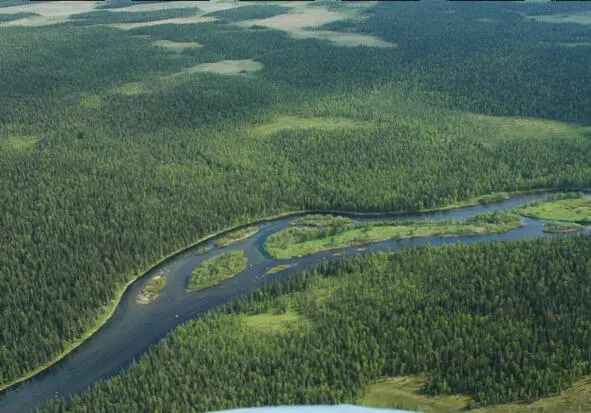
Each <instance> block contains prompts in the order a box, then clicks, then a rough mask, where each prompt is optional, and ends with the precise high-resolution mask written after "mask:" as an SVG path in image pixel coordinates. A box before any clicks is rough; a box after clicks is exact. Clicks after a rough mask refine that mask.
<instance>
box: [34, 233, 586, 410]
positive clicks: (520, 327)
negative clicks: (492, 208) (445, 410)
mask: <svg viewBox="0 0 591 413" xmlns="http://www.w3.org/2000/svg"><path fill="white" fill-rule="evenodd" d="M590 257H591V237H589V236H585V237H576V238H575V237H573V238H570V237H567V238H559V239H553V240H547V239H546V240H534V241H520V242H505V243H498V242H497V243H493V244H470V245H462V244H459V245H452V246H445V247H439V248H434V247H425V248H419V249H411V250H406V251H401V252H397V253H393V254H379V255H366V256H362V257H358V258H355V259H347V260H340V261H336V262H334V263H331V264H323V265H321V266H319V267H318V268H317V269H315V270H313V271H303V272H300V273H298V274H297V275H295V276H293V277H291V278H288V279H287V280H285V281H284V280H280V281H277V282H275V283H271V284H268V285H267V287H265V288H264V289H263V290H261V291H258V292H255V293H253V294H251V295H250V296H247V297H245V298H243V299H241V300H238V301H236V302H233V303H231V304H229V305H226V306H225V307H224V308H222V309H220V310H219V311H217V312H214V313H212V314H209V315H206V316H204V317H202V318H201V319H198V320H194V321H191V322H189V323H187V324H185V325H183V326H181V327H179V328H177V329H176V330H175V331H174V332H173V333H172V334H171V335H170V336H169V337H167V338H166V339H165V340H163V341H162V342H161V343H160V344H159V345H158V346H157V347H155V348H153V350H151V351H150V352H149V353H148V354H147V355H146V356H145V357H144V358H142V359H141V360H140V361H139V363H137V364H136V365H134V366H132V367H130V368H129V369H128V370H127V371H126V372H125V373H123V374H122V375H120V376H118V377H116V378H114V379H111V380H108V381H105V382H101V383H99V384H98V385H97V386H96V387H95V388H94V389H93V390H92V391H90V392H88V393H85V394H83V395H82V396H76V397H75V398H74V399H73V401H72V403H71V404H66V403H65V402H64V401H55V402H53V403H52V405H51V408H49V409H47V410H45V411H48V412H62V411H68V412H85V411H88V410H87V409H88V406H92V411H93V412H109V411H112V409H114V408H116V409H117V411H121V412H139V411H151V412H155V411H179V412H180V411H187V412H188V411H191V412H202V411H210V410H217V409H223V408H231V407H237V406H260V405H281V404H312V403H317V404H319V403H343V402H348V403H354V402H356V400H358V398H359V397H360V396H361V395H362V394H363V390H364V388H365V386H366V385H368V384H371V383H373V382H374V381H375V380H376V379H378V378H380V377H383V376H393V375H416V374H420V375H424V376H425V377H426V378H427V381H426V384H425V386H424V389H423V391H424V392H426V393H428V394H447V393H461V394H465V395H469V396H471V397H472V400H471V402H470V403H469V407H472V408H473V407H477V406H479V405H480V406H482V405H487V404H491V403H501V402H507V401H514V400H522V401H531V400H535V399H537V398H539V397H542V396H545V395H548V394H551V393H554V392H558V391H560V390H561V389H565V388H567V387H568V386H569V385H570V384H571V383H572V382H573V381H574V380H576V379H577V378H579V377H580V376H582V375H584V374H588V373H589V372H590V365H589V357H590V354H591V353H590V352H591V347H590V345H589V343H591V337H590V334H591V312H590V310H589V306H588V296H589V294H590V293H591V283H590V280H591V259H590ZM292 312H296V313H297V314H298V317H297V318H296V319H295V320H294V319H292V321H291V322H290V323H289V324H286V325H285V326H284V327H283V328H281V329H272V328H271V327H272V324H273V323H272V322H268V323H267V325H266V326H265V327H263V328H262V329H261V328H260V327H256V325H255V324H253V323H252V322H251V321H252V320H253V319H256V318H257V317H260V316H266V317H267V319H268V320H272V319H273V317H278V318H279V319H280V318H281V317H282V316H281V314H286V313H292ZM273 314H275V315H273Z"/></svg>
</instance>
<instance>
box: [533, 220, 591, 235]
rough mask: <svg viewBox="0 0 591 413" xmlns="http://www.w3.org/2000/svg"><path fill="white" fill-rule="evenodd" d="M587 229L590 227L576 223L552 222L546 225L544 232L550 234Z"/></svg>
mask: <svg viewBox="0 0 591 413" xmlns="http://www.w3.org/2000/svg"><path fill="white" fill-rule="evenodd" d="M587 228H589V227H586V226H584V225H581V224H577V223H576V222H562V221H551V222H546V223H545V224H544V232H549V233H560V232H574V231H582V230H584V229H587Z"/></svg>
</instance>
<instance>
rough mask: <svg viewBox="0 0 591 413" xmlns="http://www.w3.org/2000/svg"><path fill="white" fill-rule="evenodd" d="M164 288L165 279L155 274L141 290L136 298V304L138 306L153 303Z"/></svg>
mask: <svg viewBox="0 0 591 413" xmlns="http://www.w3.org/2000/svg"><path fill="white" fill-rule="evenodd" d="M164 287H166V277H164V276H163V275H162V274H157V275H155V276H154V277H152V279H151V280H150V281H148V283H147V284H146V285H145V287H144V288H143V289H142V291H141V292H140V293H139V294H138V296H137V299H136V301H137V303H138V304H149V303H151V302H152V301H154V300H155V299H156V298H158V296H159V295H160V293H161V292H162V290H164Z"/></svg>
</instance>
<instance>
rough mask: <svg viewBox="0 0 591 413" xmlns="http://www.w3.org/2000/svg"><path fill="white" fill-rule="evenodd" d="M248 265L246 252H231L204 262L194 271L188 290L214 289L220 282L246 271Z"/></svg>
mask: <svg viewBox="0 0 591 413" xmlns="http://www.w3.org/2000/svg"><path fill="white" fill-rule="evenodd" d="M246 264H248V259H247V258H246V255H245V254H244V251H230V252H225V253H223V254H218V255H216V256H215V257H213V258H210V259H208V260H205V261H203V263H202V264H201V266H199V267H198V268H196V269H195V270H194V271H193V273H192V274H191V278H190V279H189V284H188V286H187V290H188V291H199V290H203V289H205V288H208V287H213V286H214V285H216V284H218V283H219V282H221V281H223V280H225V279H228V278H231V277H233V276H235V275H236V274H238V273H239V272H241V271H244V269H245V268H246Z"/></svg>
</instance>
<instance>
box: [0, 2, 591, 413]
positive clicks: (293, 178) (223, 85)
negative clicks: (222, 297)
mask: <svg viewBox="0 0 591 413" xmlns="http://www.w3.org/2000/svg"><path fill="white" fill-rule="evenodd" d="M3 4H4V3H3ZM550 6H551V5H550V4H542V5H537V4H535V5H534V4H531V5H530V4H519V5H517V4H515V5H514V4H502V5H499V4H494V5H493V4H474V3H471V4H470V5H468V4H458V3H450V2H428V1H422V2H419V3H403V2H401V3H394V2H392V3H385V2H384V3H379V4H378V5H376V6H375V7H374V8H372V9H369V10H367V11H365V12H364V14H365V15H366V17H367V19H365V20H360V21H354V20H345V21H342V22H336V23H332V24H330V25H327V26H326V27H324V28H323V29H327V30H328V29H335V30H336V29H338V30H343V31H360V32H362V33H367V34H375V35H378V36H381V37H382V38H383V39H385V40H388V41H391V42H394V43H396V44H397V45H398V48H372V47H367V46H360V47H340V46H335V45H333V44H330V43H329V42H327V41H325V40H317V39H294V38H291V37H290V36H289V35H288V34H287V33H285V32H282V31H278V30H269V29H261V28H254V29H248V28H242V27H238V26H236V25H232V24H229V23H223V22H221V23H220V22H212V23H200V24H190V25H161V26H152V27H141V28H136V29H133V30H130V31H124V30H118V29H114V28H109V27H105V26H100V25H96V26H88V27H86V26H85V27H81V26H78V24H80V23H79V22H78V21H77V20H76V19H74V20H73V21H70V22H66V23H63V24H58V25H50V26H44V27H16V26H15V27H0V42H1V44H2V48H1V49H0V90H2V93H1V94H0V147H1V150H0V171H1V177H2V178H1V179H0V194H1V196H0V211H1V213H0V246H1V247H0V310H1V311H0V384H2V383H8V382H10V381H11V380H13V379H15V378H18V377H20V376H22V375H24V374H26V373H27V372H29V371H31V370H33V369H34V368H36V367H38V366H39V365H41V364H42V363H45V362H47V361H48V360H51V359H52V358H54V357H55V356H56V355H57V354H59V353H60V352H61V351H63V350H64V348H65V347H66V346H67V345H68V344H69V343H71V342H72V341H73V340H75V339H76V338H78V337H80V336H81V335H82V334H83V333H84V332H85V331H87V330H88V329H89V326H91V325H93V323H95V322H96V320H97V319H98V318H99V315H100V314H101V313H102V311H103V310H104V308H105V306H107V305H109V304H110V302H111V300H112V298H113V297H114V296H115V295H116V292H117V291H118V289H119V288H121V286H122V285H124V284H125V283H126V282H127V281H129V280H130V279H132V278H133V277H135V276H137V275H138V274H141V273H142V271H144V270H145V269H146V268H147V267H148V266H149V264H151V263H153V262H155V261H157V260H158V259H160V258H161V257H163V256H165V255H166V254H168V253H170V252H171V251H174V250H176V249H178V248H180V247H183V246H185V245H187V244H189V243H191V242H192V241H194V240H196V239H198V238H200V237H202V236H204V235H206V234H209V233H212V232H214V231H217V230H220V229H221V228H225V227H227V226H229V225H233V224H238V223H245V222H248V221H250V220H252V219H255V218H260V217H264V216H268V215H271V214H275V213H279V212H285V211H289V210H301V209H339V210H355V211H417V210H421V209H426V208H435V207H440V206H444V205H448V204H453V203H456V202H458V201H462V200H467V199H470V198H472V197H476V196H479V195H483V194H488V193H491V192H498V191H508V192H510V191H521V190H529V189H535V188H564V187H579V188H581V187H589V186H591V140H590V134H589V129H588V127H589V126H591V113H590V111H591V77H589V76H588V69H589V67H591V54H590V53H589V51H588V48H586V47H564V46H563V45H562V44H569V43H572V42H585V41H586V42H589V41H591V40H590V39H591V37H590V35H591V29H590V28H589V26H588V25H578V24H572V23H569V24H552V23H540V22H536V21H534V20H530V19H526V18H524V17H523V16H521V15H520V14H518V13H517V11H519V12H520V13H526V14H527V13H529V14H535V13H536V12H537V13H542V14H544V13H553V11H550ZM552 6H553V7H555V8H554V9H552V10H555V11H556V10H561V11H564V10H566V9H568V7H571V8H578V9H581V8H585V7H586V8H587V9H591V6H588V5H583V4H578V5H564V4H561V5H559V4H553V5H552ZM333 7H337V6H333ZM338 7H346V5H344V4H341V5H340V6H338ZM276 11H277V10H276ZM276 11H275V12H276ZM158 13H159V14H158V17H160V18H164V16H166V14H163V13H162V12H161V11H159V12H158ZM171 13H172V11H171ZM174 13H178V12H174ZM174 13H173V14H174ZM175 16H177V15H176V14H175ZM226 18H228V16H226ZM101 19H102V18H101ZM148 19H150V17H149V16H146V20H148ZM478 19H480V20H478ZM482 19H485V21H484V22H483V21H481V20H482ZM107 20H108V19H107ZM114 20H116V18H114ZM488 21H493V22H492V23H491V22H488ZM138 35H141V36H138ZM146 36H148V37H146ZM157 40H169V41H175V42H197V43H199V44H200V45H201V47H198V48H197V47H196V48H187V49H184V50H169V49H166V48H163V47H154V45H153V42H154V41H157ZM224 59H254V60H256V61H258V62H261V63H263V64H264V68H263V69H262V70H261V71H260V72H256V73H252V74H248V75H237V76H220V75H217V74H212V73H189V74H179V73H180V72H182V71H183V70H184V69H188V68H191V67H194V66H195V65H198V64H201V63H207V62H215V61H219V60H224ZM474 114H480V115H494V116H476V115H474ZM285 116H289V117H292V118H300V119H303V120H304V121H305V120H306V119H309V118H316V119H320V120H321V122H320V123H321V124H323V125H324V127H320V126H317V127H314V128H305V127H292V128H290V127H285V128H279V129H278V130H273V131H272V132H270V133H268V134H266V135H264V136H263V134H262V133H259V132H257V131H262V130H269V128H270V127H269V125H272V124H274V123H276V122H277V119H282V117H285ZM501 116H528V117H536V118H544V119H534V120H528V121H527V122H526V123H525V124H519V125H517V126H519V127H514V126H515V125H514V124H515V122H514V121H513V120H507V119H506V118H502V117H501ZM335 119H347V120H348V122H349V123H348V124H349V125H351V126H349V127H346V128H339V127H336V128H332V129H329V128H328V126H329V125H331V122H333V123H336V122H335ZM563 122H570V123H569V124H566V123H563ZM582 245H583V244H582ZM585 245H586V244H585ZM498 248H501V247H498ZM503 248H504V247H503ZM524 248H525V247H524ZM540 248H541V247H540ZM544 248H546V247H544ZM548 248H550V247H548ZM581 248H582V247H581ZM446 253H447V252H446ZM441 254H443V253H441ZM481 270H482V271H484V270H485V269H481ZM479 271H480V270H479ZM565 271H566V270H565ZM554 292H555V291H550V292H549V294H550V293H554ZM393 293H394V292H393ZM377 299H379V297H376V300H377ZM352 303H353V302H352ZM212 317H213V318H206V320H205V321H203V322H202V323H203V324H197V325H199V326H202V327H199V328H204V329H207V328H209V327H207V325H214V326H217V324H216V323H218V322H222V321H223V320H222V321H218V318H219V317H222V319H224V317H225V316H215V317H214V316H212ZM224 322H225V321H224ZM208 323H210V324H208ZM211 323H213V324H211ZM188 328H189V327H187V329H188ZM191 328H192V327H191ZM515 328H517V329H520V328H525V327H523V326H521V325H519V326H516V327H515ZM564 328H567V327H564ZM568 328H570V327H568ZM230 330H231V329H230ZM182 331H186V330H183V329H181V330H179V333H178V334H182V333H181V332H182ZM416 331H417V332H418V331H422V330H420V329H417V330H416ZM498 333H499V334H501V333H502V331H499V332H498ZM560 334H562V333H560ZM175 337H176V336H175ZM171 340H173V339H171ZM175 340H176V339H175ZM573 340H574V338H573ZM499 342H504V341H499ZM571 344H572V343H570V342H569V343H568V345H567V348H568V349H571V348H572V349H574V348H575V347H572V346H575V345H574V344H572V346H571ZM168 345H169V344H165V345H163V347H162V348H166V347H165V346H168ZM192 345H195V346H197V345H200V344H198V343H196V344H192ZM522 345H524V346H525V344H522ZM565 345H566V344H565ZM208 346H214V344H208ZM208 348H212V347H208ZM469 348H471V347H469ZM576 348H578V347H576ZM159 351H162V350H161V349H160V350H155V352H154V353H152V355H150V357H158V354H159V353H158V352H159ZM346 351H349V350H346ZM532 351H534V350H532ZM536 351H537V350H536ZM569 351H570V350H569ZM572 351H575V350H572ZM581 351H583V350H581ZM585 351H586V350H585ZM214 353H215V352H214ZM342 354H346V353H342ZM427 354H429V353H428V352H425V356H427ZM457 354H460V353H457ZM461 354H463V353H461ZM532 354H537V353H532ZM564 354H571V353H564ZM573 354H574V353H573ZM583 354H585V353H583ZM209 355H210V356H211V357H217V356H218V355H216V354H213V353H211V354H209ZM335 357H336V356H335ZM339 357H341V355H339ZM342 357H343V358H342V360H346V357H345V356H344V355H343V356H342ZM532 357H534V356H532ZM565 357H566V356H565ZM569 357H570V356H569ZM573 357H574V356H573ZM534 358H535V357H534ZM405 360H406V361H405V363H406V364H405V365H408V366H412V368H411V370H412V369H414V370H413V371H418V369H419V368H421V369H423V370H421V371H432V372H436V371H437V370H436V369H437V366H441V365H442V364H437V363H444V362H449V360H448V361H439V362H436V361H435V360H431V359H430V360H429V361H428V363H427V361H425V362H424V363H427V364H421V363H423V362H422V361H421V362H418V361H416V360H415V359H413V358H412V357H411V356H410V355H409V356H408V358H406V359H405ZM572 360H578V359H576V358H573V359H572ZM563 362H564V360H555V361H552V363H556V364H552V366H550V367H548V368H554V367H555V365H564V363H565V362H564V363H563ZM339 363H341V362H339ZM417 363H418V364H417ZM429 363H430V364H429ZM475 363H476V362H475ZM532 363H533V362H532ZM561 363H562V364H561ZM573 363H574V362H573ZM171 365H172V364H171ZM340 365H341V364H335V366H340ZM364 366H365V365H364ZM381 366H383V365H382V364H379V363H378V364H376V365H375V366H374V367H371V369H370V370H368V371H370V372H371V374H370V373H368V374H370V375H371V377H372V378H373V377H375V376H376V374H378V373H380V374H381V372H384V371H385V370H383V369H382V370H380V369H381V368H382V367H381ZM396 366H398V367H396V368H399V365H398V364H396ZM535 366H536V367H535V368H534V369H533V370H532V371H535V372H538V371H540V370H538V368H539V369H542V367H539V366H538V365H535ZM335 368H336V367H335ZM364 368H365V367H364ZM409 368H410V367H409ZM392 369H394V367H392ZM584 370H585V367H584V366H579V365H575V364H573V365H571V366H570V367H568V369H565V370H564V371H565V372H564V373H561V374H558V375H556V382H554V381H548V384H547V386H548V387H547V388H545V387H543V386H542V385H540V386H538V385H537V384H536V386H537V387H536V386H534V387H532V388H533V389H536V390H535V393H527V392H525V390H524V392H523V393H518V394H517V395H515V394H511V395H510V394H508V393H507V389H505V388H500V389H497V388H495V387H494V386H492V387H487V388H484V389H477V387H476V385H475V384H474V383H475V382H476V378H475V377H476V376H470V377H472V378H471V379H470V380H472V381H471V382H470V383H468V382H467V381H468V379H466V382H464V383H460V382H458V380H456V379H455V378H454V377H455V376H453V377H452V376H449V377H448V376H445V377H444V376H442V375H439V376H437V375H435V376H434V378H433V380H431V381H430V384H429V389H431V390H432V391H444V390H445V391H447V390H453V391H465V392H468V393H469V394H473V395H474V396H475V397H476V399H477V400H480V401H483V402H487V403H488V402H495V401H499V400H513V399H518V398H524V399H531V398H533V397H536V395H541V394H545V393H546V392H549V391H552V390H554V389H557V388H559V387H560V386H562V385H564V384H565V383H568V382H570V380H571V378H572V377H574V376H576V375H577V374H579V373H580V372H582V371H584ZM389 371H390V370H389ZM391 371H394V370H391ZM450 371H452V372H453V374H456V373H457V372H456V371H455V370H450ZM484 371H487V372H488V370H486V369H485V368H484V367H482V369H480V370H478V369H477V370H475V373H474V374H484V373H482V372H484ZM549 371H550V370H549ZM551 371H555V370H551ZM130 374H131V373H130ZM133 374H135V373H133ZM326 374H336V373H334V372H329V371H328V370H327V373H326ZM457 374H459V373H457ZM499 374H500V373H499ZM515 374H517V373H515ZM523 374H524V375H523V377H520V376H519V375H516V376H515V377H516V379H515V380H520V381H519V383H521V384H520V385H521V386H522V387H523V386H526V383H530V381H528V380H531V383H539V380H540V379H539V378H538V377H537V376H535V377H534V376H530V375H528V374H529V373H527V374H526V373H525V372H524V373H523ZM532 374H534V373H532ZM535 374H537V373H535ZM540 374H542V373H540ZM544 374H546V373H544ZM548 374H550V373H548ZM552 374H554V373H552ZM334 377H336V376H334ZM553 377H554V376H553ZM349 379H350V380H351V382H349V381H345V382H344V383H345V384H344V385H346V386H349V387H344V388H342V389H339V390H338V391H337V390H335V391H332V390H331V392H330V394H331V395H333V396H334V400H350V398H351V397H353V396H352V395H353V394H355V392H356V391H357V388H358V383H357V381H358V380H359V379H358V378H355V377H352V378H349ZM349 379H347V380H349ZM113 383H116V382H113ZM154 383H156V381H155V382H154ZM352 383H357V384H352ZM111 385H113V384H104V385H103V387H102V388H104V386H111ZM158 386H161V387H162V388H163V389H164V388H167V387H166V386H163V385H162V384H161V383H158V384H157V387H158ZM351 386H352V387H351ZM523 388H525V387H523ZM178 389H184V387H177V390H178ZM100 391H101V392H102V391H103V390H100ZM125 391H127V390H125ZM129 391H131V390H129ZM134 391H135V390H134ZM245 391H246V390H245ZM294 391H295V390H294ZM316 391H318V392H322V388H317V390H316ZM533 391H534V390H532V392H533ZM183 392H184V390H183ZM479 392H483V395H481V396H479ZM184 393H185V394H188V393H189V392H184ZM96 394H98V393H96ZM271 394H273V393H271ZM289 394H290V396H289V397H292V399H290V400H304V399H306V398H307V397H308V396H307V395H306V394H307V393H301V394H300V393H298V396H297V397H296V396H293V394H294V393H289ZM333 396H331V397H333ZM89 397H90V396H89ZM92 397H95V396H92ZM122 397H123V396H122ZM134 397H135V396H131V395H130V396H129V398H130V400H132V399H133V400H135V399H134ZM167 397H168V396H167ZM211 397H214V396H211ZM216 397H219V396H216ZM257 397H258V396H257ZM318 397H320V396H318ZM308 399H309V400H319V399H314V398H313V397H312V396H310V397H309V398H308ZM161 400H162V401H165V400H168V399H167V398H166V397H164V398H162V399H161ZM200 400H203V399H200ZM228 400H234V399H233V398H229V399H228ZM244 400H246V399H244ZM146 402H150V403H152V401H149V400H146ZM101 403H102V402H101ZM105 403H106V402H105ZM154 403H156V402H154ZM200 403H201V402H200ZM203 403H205V404H203V406H206V405H207V406H214V405H216V406H217V405H221V403H218V402H216V401H215V399H214V398H212V399H211V401H210V402H207V403H210V404H207V403H206V402H203ZM101 405H103V406H107V405H106V404H101ZM105 409H106V407H105Z"/></svg>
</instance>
